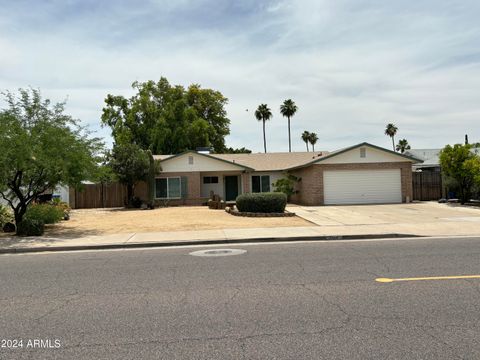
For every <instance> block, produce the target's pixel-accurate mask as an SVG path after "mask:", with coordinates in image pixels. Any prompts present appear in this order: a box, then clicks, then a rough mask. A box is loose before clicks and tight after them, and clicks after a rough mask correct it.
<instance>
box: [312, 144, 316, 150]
mask: <svg viewBox="0 0 480 360" xmlns="http://www.w3.org/2000/svg"><path fill="white" fill-rule="evenodd" d="M312 152H315V144H312Z"/></svg>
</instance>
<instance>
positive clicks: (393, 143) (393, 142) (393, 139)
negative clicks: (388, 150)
mask: <svg viewBox="0 0 480 360" xmlns="http://www.w3.org/2000/svg"><path fill="white" fill-rule="evenodd" d="M392 146H393V151H395V136H393V135H392Z"/></svg>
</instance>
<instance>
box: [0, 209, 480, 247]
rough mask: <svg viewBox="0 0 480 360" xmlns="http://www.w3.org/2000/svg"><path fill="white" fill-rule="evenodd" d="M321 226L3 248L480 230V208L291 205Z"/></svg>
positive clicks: (41, 240)
mask: <svg viewBox="0 0 480 360" xmlns="http://www.w3.org/2000/svg"><path fill="white" fill-rule="evenodd" d="M288 209H289V210H290V211H293V212H295V213H296V214H297V215H299V216H301V217H303V218H305V219H306V220H308V221H311V222H312V223H314V224H316V225H318V226H306V227H276V228H243V229H220V230H201V231H169V232H156V233H123V234H114V235H95V236H83V237H75V238H72V237H68V236H63V237H52V236H43V237H28V238H20V237H16V236H12V237H10V238H0V252H5V251H11V250H13V249H20V250H22V249H34V248H36V249H48V248H57V249H58V248H62V247H65V248H67V247H72V248H78V247H82V246H83V247H88V246H96V247H100V246H118V247H122V246H135V245H138V246H142V245H143V246H149V245H152V246H153V245H155V244H162V243H169V244H172V245H173V244H175V243H185V242H190V243H192V242H205V241H212V242H215V241H218V242H219V243H222V242H226V241H227V242H228V241H236V240H242V239H244V240H249V241H251V240H253V239H286V238H308V237H311V238H325V237H335V238H338V237H355V236H358V237H360V238H365V237H379V236H381V235H385V236H388V235H392V234H402V235H407V236H408V235H411V236H465V235H467V236H468V235H478V236H480V209H470V208H465V207H449V206H447V205H443V204H436V203H421V204H399V205H376V206H341V207H330V206H328V207H300V206H293V207H289V208H288Z"/></svg>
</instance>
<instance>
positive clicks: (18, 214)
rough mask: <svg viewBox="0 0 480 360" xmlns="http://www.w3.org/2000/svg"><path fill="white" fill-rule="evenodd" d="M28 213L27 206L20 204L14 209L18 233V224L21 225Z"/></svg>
mask: <svg viewBox="0 0 480 360" xmlns="http://www.w3.org/2000/svg"><path fill="white" fill-rule="evenodd" d="M26 212H27V205H26V204H22V203H19V204H18V205H17V206H16V207H15V208H14V209H13V215H14V218H15V225H16V227H17V233H18V224H20V223H21V222H22V220H23V216H24V215H25V213H26Z"/></svg>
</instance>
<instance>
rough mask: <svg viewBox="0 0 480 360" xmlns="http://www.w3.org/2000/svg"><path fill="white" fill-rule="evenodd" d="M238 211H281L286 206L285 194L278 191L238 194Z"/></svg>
mask: <svg viewBox="0 0 480 360" xmlns="http://www.w3.org/2000/svg"><path fill="white" fill-rule="evenodd" d="M236 205H237V209H238V211H240V212H252V213H283V212H284V211H285V206H287V195H285V194H284V193H279V192H271V193H252V194H243V195H239V196H238V197H237V200H236Z"/></svg>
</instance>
